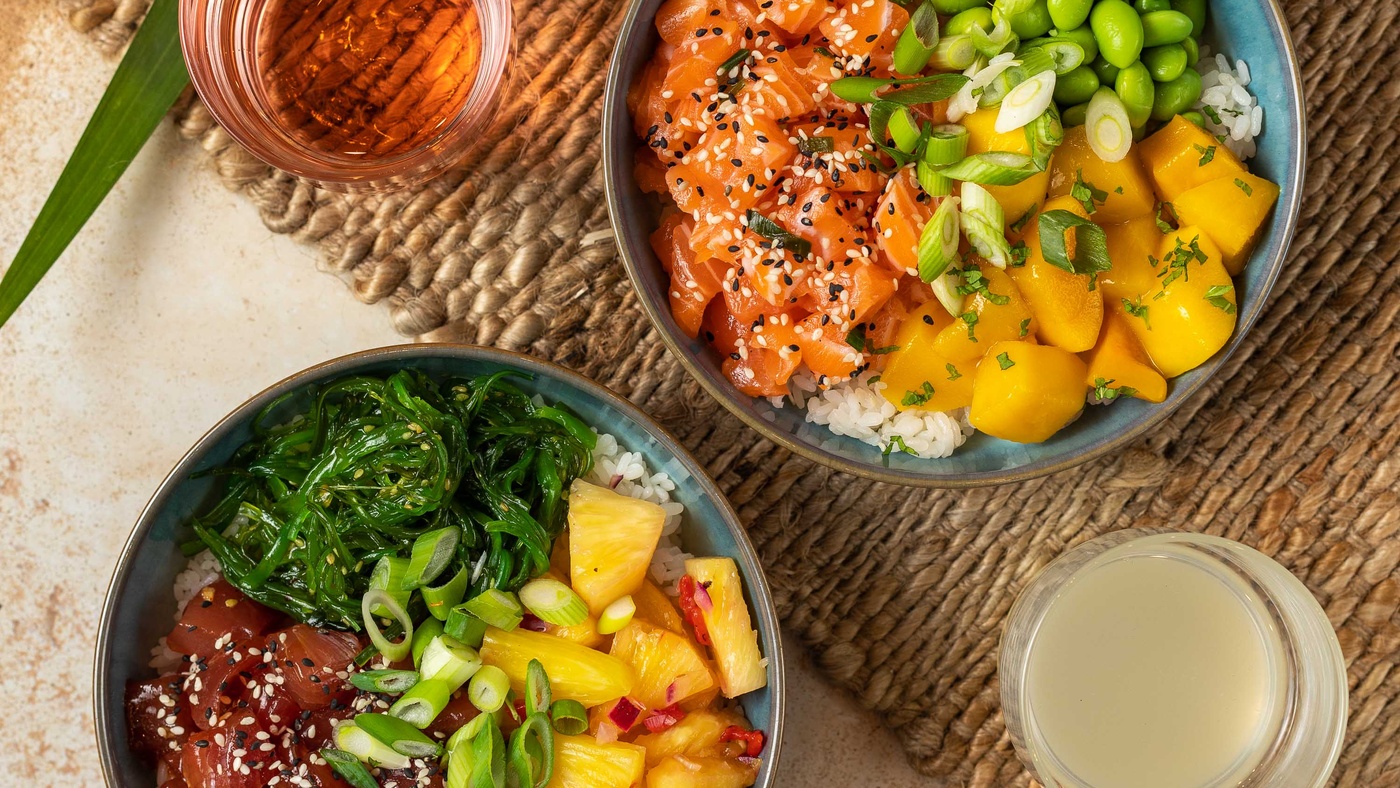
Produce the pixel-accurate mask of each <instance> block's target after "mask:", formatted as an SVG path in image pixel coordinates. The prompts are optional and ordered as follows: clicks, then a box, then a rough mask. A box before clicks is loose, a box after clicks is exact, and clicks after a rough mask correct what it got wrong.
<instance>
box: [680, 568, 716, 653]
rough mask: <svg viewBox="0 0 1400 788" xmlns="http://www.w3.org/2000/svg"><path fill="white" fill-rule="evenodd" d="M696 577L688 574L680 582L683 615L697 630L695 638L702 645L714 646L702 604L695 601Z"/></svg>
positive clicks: (692, 627) (691, 626)
mask: <svg viewBox="0 0 1400 788" xmlns="http://www.w3.org/2000/svg"><path fill="white" fill-rule="evenodd" d="M695 590H696V585H695V578H693V577H691V576H690V575H686V576H685V577H682V578H681V582H680V594H681V598H680V603H681V615H683V616H685V620H686V622H687V623H689V624H690V628H691V629H693V630H695V640H696V642H698V643H699V644H700V645H702V646H713V645H714V642H713V641H712V640H710V630H709V628H707V627H706V626H705V616H704V614H703V613H701V612H700V605H699V604H698V603H697V602H696V601H695Z"/></svg>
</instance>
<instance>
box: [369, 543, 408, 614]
mask: <svg viewBox="0 0 1400 788" xmlns="http://www.w3.org/2000/svg"><path fill="white" fill-rule="evenodd" d="M407 576H408V559H407V558H399V557H397V556H392V555H386V556H384V557H383V558H381V559H379V560H378V561H376V562H375V564H374V569H373V570H371V571H370V573H369V587H370V588H378V589H380V590H381V591H386V592H388V594H389V596H391V597H393V598H394V599H395V601H397V602H398V603H399V607H408V598H409V595H410V594H412V593H413V589H411V588H408V587H406V586H405V585H404V583H403V580H404V578H405V577H407ZM370 612H372V613H374V614H375V615H376V616H382V617H384V618H388V617H389V611H388V610H387V609H386V608H384V607H383V606H381V607H379V608H378V609H376V610H372V611H370Z"/></svg>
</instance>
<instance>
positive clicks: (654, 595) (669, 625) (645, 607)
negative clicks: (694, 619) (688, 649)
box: [632, 579, 685, 635]
mask: <svg viewBox="0 0 1400 788" xmlns="http://www.w3.org/2000/svg"><path fill="white" fill-rule="evenodd" d="M632 601H633V602H635V603H636V605H637V618H640V619H641V620H643V621H645V622H647V623H648V624H655V625H657V626H658V627H661V628H662V629H669V630H671V631H672V632H674V633H676V634H677V635H684V634H685V622H684V621H683V620H682V619H681V613H680V611H679V610H677V609H676V603H675V602H672V601H671V598H670V597H668V596H666V592H665V591H662V590H661V589H660V588H658V587H657V585H656V584H655V583H653V582H651V580H650V579H647V580H643V581H642V585H641V587H640V588H638V589H637V590H636V591H633V592H632Z"/></svg>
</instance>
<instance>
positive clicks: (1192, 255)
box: [1153, 235, 1207, 300]
mask: <svg viewBox="0 0 1400 788" xmlns="http://www.w3.org/2000/svg"><path fill="white" fill-rule="evenodd" d="M1200 240H1201V237H1200V236H1199V235H1198V236H1196V237H1194V238H1192V239H1191V243H1190V244H1184V243H1182V242H1181V239H1180V238H1178V239H1176V247H1175V248H1173V249H1172V251H1171V252H1170V253H1169V254H1168V255H1167V256H1166V257H1165V258H1164V262H1166V263H1167V266H1166V267H1165V268H1163V269H1162V270H1161V271H1160V272H1159V273H1158V274H1157V277H1158V278H1160V279H1161V280H1162V292H1160V293H1158V294H1157V295H1155V296H1153V299H1154V300H1155V299H1159V298H1162V297H1163V296H1165V295H1166V294H1167V285H1170V284H1171V283H1172V282H1175V281H1176V280H1178V279H1181V278H1183V277H1184V278H1185V279H1186V280H1187V281H1190V280H1191V275H1190V271H1189V270H1188V269H1187V266H1188V265H1190V264H1191V263H1192V262H1193V261H1195V262H1200V263H1204V262H1205V261H1206V260H1207V257H1206V253H1205V252H1204V251H1202V250H1201V244H1200Z"/></svg>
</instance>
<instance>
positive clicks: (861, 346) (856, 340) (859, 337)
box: [846, 324, 865, 353]
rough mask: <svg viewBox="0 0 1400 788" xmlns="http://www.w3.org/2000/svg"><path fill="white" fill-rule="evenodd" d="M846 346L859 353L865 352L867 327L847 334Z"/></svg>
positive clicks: (859, 327) (854, 329)
mask: <svg viewBox="0 0 1400 788" xmlns="http://www.w3.org/2000/svg"><path fill="white" fill-rule="evenodd" d="M846 344H848V345H850V346H851V347H853V348H855V349H856V352H857V353H864V352H865V326H864V325H863V324H862V325H859V326H856V327H855V328H853V329H851V330H850V331H849V332H847V334H846Z"/></svg>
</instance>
